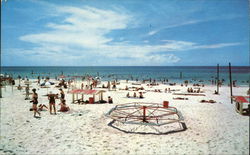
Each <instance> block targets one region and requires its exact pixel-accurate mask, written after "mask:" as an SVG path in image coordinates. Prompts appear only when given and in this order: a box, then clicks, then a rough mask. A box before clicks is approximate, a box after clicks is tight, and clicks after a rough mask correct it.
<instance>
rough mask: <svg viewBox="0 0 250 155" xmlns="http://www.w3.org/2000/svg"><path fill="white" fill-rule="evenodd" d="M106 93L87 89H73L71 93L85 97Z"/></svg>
mask: <svg viewBox="0 0 250 155" xmlns="http://www.w3.org/2000/svg"><path fill="white" fill-rule="evenodd" d="M103 92H105V91H104V90H86V89H73V90H71V91H70V93H71V94H85V95H98V94H100V93H103Z"/></svg>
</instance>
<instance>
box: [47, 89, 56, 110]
mask: <svg viewBox="0 0 250 155" xmlns="http://www.w3.org/2000/svg"><path fill="white" fill-rule="evenodd" d="M48 99H49V112H50V114H52V107H53V109H54V114H55V115H56V106H55V103H56V101H55V95H54V94H52V92H50V94H48Z"/></svg>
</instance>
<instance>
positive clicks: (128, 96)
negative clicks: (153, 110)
mask: <svg viewBox="0 0 250 155" xmlns="http://www.w3.org/2000/svg"><path fill="white" fill-rule="evenodd" d="M133 97H134V98H136V97H137V95H136V92H134V94H133ZM138 97H139V98H144V97H143V95H142V92H139V96H138ZM127 98H130V95H129V92H128V93H127Z"/></svg>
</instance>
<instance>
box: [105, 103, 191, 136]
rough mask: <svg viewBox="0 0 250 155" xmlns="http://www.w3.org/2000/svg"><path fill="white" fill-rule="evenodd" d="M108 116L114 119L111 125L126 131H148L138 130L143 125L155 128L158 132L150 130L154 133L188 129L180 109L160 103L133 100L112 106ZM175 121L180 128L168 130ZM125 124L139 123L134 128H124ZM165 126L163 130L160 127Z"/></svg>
mask: <svg viewBox="0 0 250 155" xmlns="http://www.w3.org/2000/svg"><path fill="white" fill-rule="evenodd" d="M106 116H107V117H109V118H111V119H113V121H111V122H110V123H109V126H112V127H114V128H116V129H118V130H121V131H123V132H126V133H147V132H144V131H138V132H137V131H136V130H137V129H138V128H139V127H141V126H144V127H145V126H146V127H150V128H152V129H154V130H155V131H157V132H156V133H155V132H150V133H154V134H167V133H172V132H179V131H184V130H186V129H187V127H186V124H185V122H184V118H183V116H182V114H181V112H180V111H178V110H177V109H176V108H175V107H172V106H168V105H164V104H163V105H162V104H158V103H144V102H133V103H126V104H120V105H116V106H115V107H114V108H112V109H111V110H110V111H109V112H108V113H107V114H106ZM173 123H177V124H179V125H180V126H179V128H178V129H174V130H170V131H166V130H165V129H166V126H167V125H168V124H173ZM124 125H127V126H128V125H137V126H138V127H136V128H134V129H129V128H127V129H122V127H121V126H124ZM163 126H164V129H163V131H162V130H161V131H160V130H159V129H160V128H163Z"/></svg>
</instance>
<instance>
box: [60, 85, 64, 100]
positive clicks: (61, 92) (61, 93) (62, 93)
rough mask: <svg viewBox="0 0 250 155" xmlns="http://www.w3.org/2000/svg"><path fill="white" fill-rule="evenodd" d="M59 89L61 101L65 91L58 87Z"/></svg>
mask: <svg viewBox="0 0 250 155" xmlns="http://www.w3.org/2000/svg"><path fill="white" fill-rule="evenodd" d="M59 90H60V95H61V97H60V99H61V101H62V100H64V99H65V93H64V91H63V90H62V88H60V89H59Z"/></svg>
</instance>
